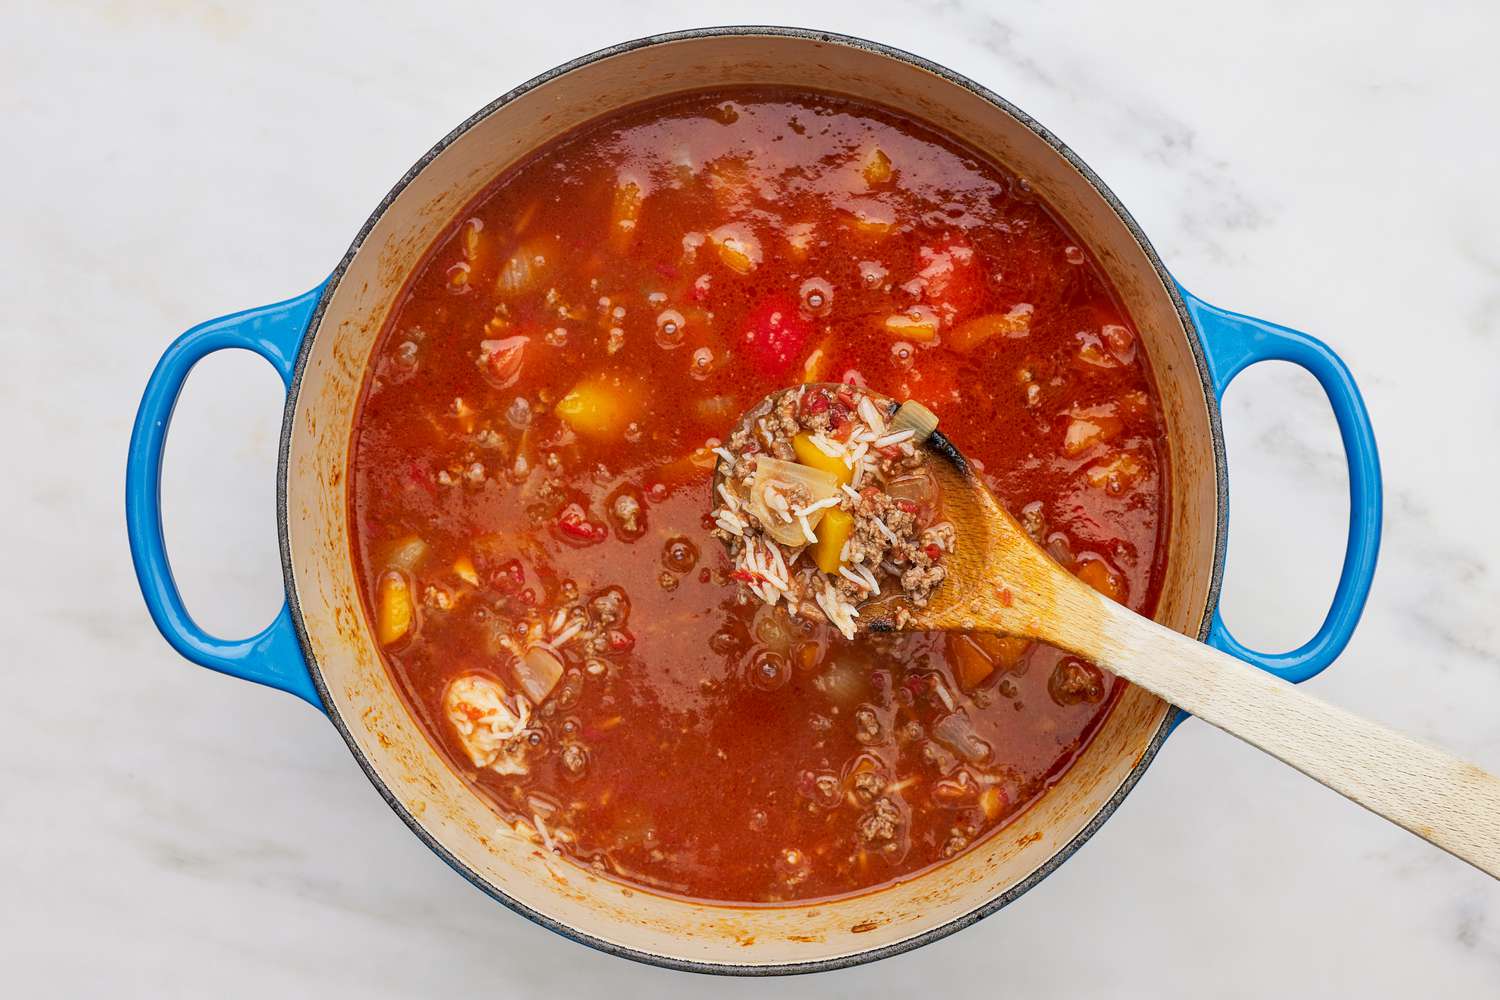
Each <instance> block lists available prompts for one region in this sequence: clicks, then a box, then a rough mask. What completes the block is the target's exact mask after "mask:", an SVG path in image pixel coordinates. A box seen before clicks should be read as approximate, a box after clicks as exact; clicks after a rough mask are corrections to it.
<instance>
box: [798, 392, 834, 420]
mask: <svg viewBox="0 0 1500 1000" xmlns="http://www.w3.org/2000/svg"><path fill="white" fill-rule="evenodd" d="M826 409H828V393H827V392H825V391H823V390H818V391H816V392H809V393H807V394H806V395H804V396H803V397H802V415H803V416H804V417H810V416H812V415H813V414H815V413H822V412H823V411H824V410H826Z"/></svg>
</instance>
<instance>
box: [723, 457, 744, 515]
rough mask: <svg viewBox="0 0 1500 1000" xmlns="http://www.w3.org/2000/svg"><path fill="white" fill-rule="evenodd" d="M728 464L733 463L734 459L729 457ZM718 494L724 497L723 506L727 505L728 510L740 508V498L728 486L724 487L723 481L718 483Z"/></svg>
mask: <svg viewBox="0 0 1500 1000" xmlns="http://www.w3.org/2000/svg"><path fill="white" fill-rule="evenodd" d="M729 464H730V465H731V466H732V465H734V460H733V459H730V461H729ZM719 496H721V497H723V498H724V506H726V507H728V508H729V509H730V510H732V511H737V510H739V509H740V498H739V497H737V496H735V495H734V494H733V493H731V492H729V489H728V487H726V486H725V485H724V484H723V483H720V484H719Z"/></svg>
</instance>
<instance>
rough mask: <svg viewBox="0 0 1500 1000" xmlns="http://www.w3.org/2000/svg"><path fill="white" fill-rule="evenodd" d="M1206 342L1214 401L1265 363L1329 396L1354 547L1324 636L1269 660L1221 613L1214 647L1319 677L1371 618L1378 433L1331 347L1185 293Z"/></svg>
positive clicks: (1275, 668) (1293, 675)
mask: <svg viewBox="0 0 1500 1000" xmlns="http://www.w3.org/2000/svg"><path fill="white" fill-rule="evenodd" d="M1178 290H1179V291H1180V292H1181V293H1182V298H1183V301H1184V302H1185V303H1186V304H1187V309H1188V313H1189V315H1191V316H1192V318H1193V322H1194V323H1196V324H1197V326H1198V330H1199V332H1200V333H1201V334H1202V339H1203V346H1204V350H1205V353H1206V354H1207V356H1208V369H1209V374H1210V376H1211V377H1212V379H1213V389H1214V395H1215V396H1217V397H1218V398H1220V399H1222V398H1223V396H1224V390H1225V389H1226V388H1228V386H1229V383H1230V382H1231V381H1232V380H1233V379H1234V377H1235V376H1236V375H1238V374H1239V373H1240V372H1242V371H1244V370H1245V369H1246V368H1248V367H1250V366H1251V365H1253V364H1255V363H1257V362H1260V361H1290V362H1291V363H1292V364H1295V365H1299V366H1301V367H1302V368H1304V369H1305V370H1307V371H1308V372H1309V373H1311V374H1312V376H1313V377H1314V378H1316V379H1317V380H1318V382H1319V384H1321V385H1322V386H1323V391H1324V392H1325V393H1327V394H1328V402H1329V403H1330V404H1331V405H1332V406H1333V415H1334V418H1335V419H1336V420H1337V421H1338V425H1339V434H1340V436H1341V437H1342V438H1343V441H1344V458H1345V460H1346V461H1347V462H1348V464H1349V540H1348V542H1347V544H1346V546H1345V548H1344V568H1343V571H1342V572H1341V573H1340V574H1339V583H1338V587H1337V589H1336V590H1334V593H1333V604H1332V606H1330V607H1329V609H1328V615H1327V617H1325V618H1324V619H1323V625H1322V627H1321V628H1319V629H1318V632H1317V634H1316V635H1314V636H1313V637H1312V639H1310V640H1308V641H1307V642H1306V643H1304V644H1303V645H1301V646H1299V647H1297V648H1296V649H1294V650H1291V651H1290V652H1286V653H1261V652H1257V651H1256V650H1253V649H1250V648H1249V647H1248V646H1246V645H1244V644H1243V643H1241V642H1240V641H1239V640H1238V639H1236V638H1235V637H1234V636H1233V635H1232V634H1230V631H1229V629H1228V627H1227V626H1226V625H1225V624H1224V619H1223V616H1222V615H1220V613H1219V609H1218V608H1217V607H1215V608H1214V614H1213V620H1212V622H1211V624H1210V626H1209V632H1208V644H1209V645H1210V646H1214V647H1216V648H1218V649H1221V650H1223V651H1224V652H1226V653H1228V654H1230V655H1231V656H1235V657H1238V658H1239V659H1241V660H1244V661H1245V662H1247V663H1250V664H1253V665H1255V666H1257V667H1260V668H1261V669H1262V670H1265V671H1267V672H1269V673H1272V674H1275V675H1276V676H1278V677H1281V678H1283V679H1285V680H1288V681H1291V682H1292V683H1294V684H1296V683H1301V682H1302V681H1305V680H1307V679H1308V678H1310V677H1315V676H1317V674H1318V673H1320V672H1321V671H1322V670H1323V669H1324V668H1325V667H1327V666H1328V665H1329V664H1330V663H1332V662H1333V660H1334V659H1335V658H1336V657H1337V656H1338V655H1339V654H1340V653H1341V652H1343V650H1344V647H1345V646H1346V645H1348V643H1349V638H1350V636H1351V635H1353V634H1354V626H1355V625H1357V624H1358V623H1359V616H1360V614H1361V613H1362V612H1363V611H1364V607H1365V598H1366V597H1368V596H1369V593H1370V583H1371V580H1372V579H1373V578H1374V576H1375V561H1376V557H1377V555H1378V554H1379V551H1380V520H1381V491H1380V458H1379V455H1378V454H1377V453H1376V450H1375V433H1374V431H1373V430H1371V428H1370V414H1369V412H1368V411H1367V410H1366V409H1365V404H1364V400H1363V399H1362V398H1361V397H1360V394H1359V388H1358V387H1357V386H1356V385H1355V384H1354V378H1353V376H1352V375H1350V374H1349V369H1348V367H1347V366H1346V365H1345V364H1344V362H1343V361H1342V360H1340V358H1339V356H1338V355H1337V354H1334V353H1333V351H1331V350H1330V349H1329V348H1328V346H1327V345H1326V344H1324V343H1322V342H1321V341H1319V340H1316V339H1315V338H1313V337H1309V336H1308V335H1307V334H1305V333H1298V332H1297V331H1296V330H1289V329H1287V328H1286V327H1284V326H1278V325H1276V324H1275V323H1268V322H1266V321H1265V320H1260V319H1254V318H1253V317H1250V316H1242V315H1240V314H1238V313H1232V312H1228V311H1226V310H1224V309H1219V308H1217V307H1215V306H1211V305H1209V304H1208V303H1206V302H1204V301H1203V300H1202V299H1199V298H1196V297H1194V296H1193V295H1191V294H1190V293H1189V292H1188V291H1187V290H1186V289H1185V288H1182V286H1180V285H1179V286H1178Z"/></svg>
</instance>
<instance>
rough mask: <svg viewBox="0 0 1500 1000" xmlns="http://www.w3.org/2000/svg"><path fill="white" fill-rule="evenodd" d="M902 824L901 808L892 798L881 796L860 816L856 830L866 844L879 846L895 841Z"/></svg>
mask: <svg viewBox="0 0 1500 1000" xmlns="http://www.w3.org/2000/svg"><path fill="white" fill-rule="evenodd" d="M901 825H902V816H901V810H900V809H898V808H897V807H896V804H895V803H894V802H892V801H891V800H890V799H888V798H880V799H876V800H875V804H874V805H872V806H871V807H870V808H869V809H867V810H865V812H864V813H863V814H862V815H861V816H860V817H859V821H858V822H857V823H856V824H855V826H854V831H855V833H857V834H858V835H859V839H860V840H861V841H862V842H864V843H865V844H866V845H869V846H871V847H879V846H883V845H885V844H888V843H890V842H891V841H894V840H895V839H896V835H897V834H899V833H900V832H901Z"/></svg>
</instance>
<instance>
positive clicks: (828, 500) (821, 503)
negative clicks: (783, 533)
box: [793, 496, 839, 517]
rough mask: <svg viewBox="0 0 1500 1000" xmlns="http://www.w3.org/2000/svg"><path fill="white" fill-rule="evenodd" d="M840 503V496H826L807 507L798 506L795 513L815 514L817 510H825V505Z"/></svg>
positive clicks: (830, 505) (802, 515) (799, 515)
mask: <svg viewBox="0 0 1500 1000" xmlns="http://www.w3.org/2000/svg"><path fill="white" fill-rule="evenodd" d="M838 505H839V498H838V497H836V496H833V497H824V498H823V499H822V500H818V501H816V502H814V503H810V504H808V505H807V506H806V507H798V508H797V509H796V510H795V511H794V512H793V513H795V514H796V515H797V516H798V517H806V516H808V515H809V514H813V513H816V512H817V511H820V510H823V509H824V508H825V507H837V506H838Z"/></svg>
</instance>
